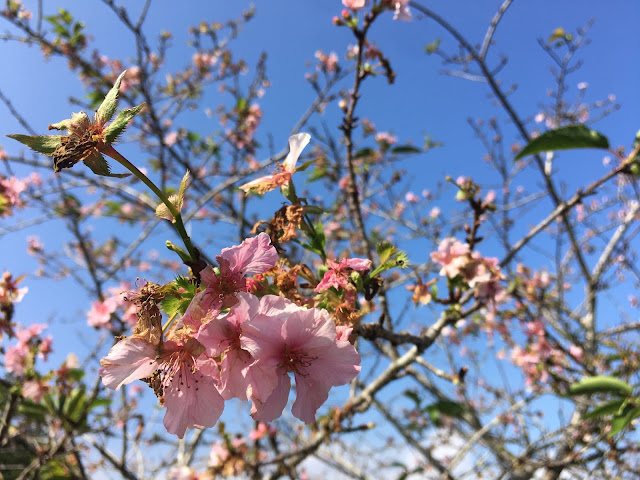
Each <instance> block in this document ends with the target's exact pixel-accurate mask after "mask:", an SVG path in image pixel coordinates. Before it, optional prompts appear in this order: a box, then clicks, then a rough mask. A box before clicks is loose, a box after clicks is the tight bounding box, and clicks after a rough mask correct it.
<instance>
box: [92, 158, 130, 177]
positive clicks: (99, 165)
mask: <svg viewBox="0 0 640 480" xmlns="http://www.w3.org/2000/svg"><path fill="white" fill-rule="evenodd" d="M84 164H85V165H86V166H87V167H89V168H90V169H91V171H92V172H93V173H95V174H96V175H100V176H102V177H114V178H125V177H128V176H130V175H131V174H130V173H111V167H110V166H109V163H108V162H107V160H106V159H105V158H104V157H103V156H102V154H101V153H99V154H97V155H94V156H93V157H89V158H87V159H86V160H85V161H84Z"/></svg>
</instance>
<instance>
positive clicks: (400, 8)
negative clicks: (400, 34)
mask: <svg viewBox="0 0 640 480" xmlns="http://www.w3.org/2000/svg"><path fill="white" fill-rule="evenodd" d="M393 3H394V4H395V9H396V10H395V13H394V14H393V19H394V20H404V21H405V22H410V21H411V20H413V16H412V15H411V10H409V0H398V1H395V2H393Z"/></svg>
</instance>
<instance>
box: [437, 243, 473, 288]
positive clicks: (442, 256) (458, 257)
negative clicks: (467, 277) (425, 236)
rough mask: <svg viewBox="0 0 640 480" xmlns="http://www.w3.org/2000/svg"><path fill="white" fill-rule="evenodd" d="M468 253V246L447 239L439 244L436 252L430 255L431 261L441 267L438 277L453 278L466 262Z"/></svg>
mask: <svg viewBox="0 0 640 480" xmlns="http://www.w3.org/2000/svg"><path fill="white" fill-rule="evenodd" d="M469 251H470V250H469V245H467V244H466V243H462V242H460V241H459V240H456V239H455V238H452V237H449V238H445V239H444V240H442V242H440V245H439V246H438V251H437V252H432V253H431V260H433V261H434V262H436V263H438V264H440V265H441V266H442V268H441V269H440V275H442V276H445V277H448V278H454V277H455V276H457V275H459V274H460V269H461V268H462V267H463V266H464V265H465V263H466V262H467V258H466V256H467V255H468V254H469Z"/></svg>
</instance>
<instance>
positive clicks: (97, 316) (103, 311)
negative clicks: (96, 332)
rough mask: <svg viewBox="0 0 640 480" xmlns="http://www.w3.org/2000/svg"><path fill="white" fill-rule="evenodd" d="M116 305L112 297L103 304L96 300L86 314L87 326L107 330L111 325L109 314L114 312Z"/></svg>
mask: <svg viewBox="0 0 640 480" xmlns="http://www.w3.org/2000/svg"><path fill="white" fill-rule="evenodd" d="M117 307H118V304H117V302H116V300H114V298H113V297H109V298H107V299H105V300H104V301H103V302H101V301H100V300H96V301H95V302H93V303H92V304H91V310H89V311H88V312H87V324H88V325H89V326H90V327H95V328H108V327H109V326H110V323H111V314H112V313H113V312H115V311H116V308H117Z"/></svg>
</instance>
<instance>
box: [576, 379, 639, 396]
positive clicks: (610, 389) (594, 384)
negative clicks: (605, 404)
mask: <svg viewBox="0 0 640 480" xmlns="http://www.w3.org/2000/svg"><path fill="white" fill-rule="evenodd" d="M632 391H633V389H632V388H631V386H630V385H628V384H627V383H625V382H623V381H622V380H620V379H619V378H615V377H609V376H606V375H596V376H595V377H587V378H583V379H582V380H580V381H579V382H577V383H574V384H573V385H571V386H570V387H569V392H568V393H569V395H592V394H594V393H612V394H614V395H619V396H623V397H626V396H629V395H631V392H632Z"/></svg>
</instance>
